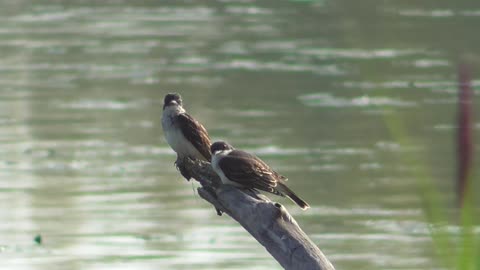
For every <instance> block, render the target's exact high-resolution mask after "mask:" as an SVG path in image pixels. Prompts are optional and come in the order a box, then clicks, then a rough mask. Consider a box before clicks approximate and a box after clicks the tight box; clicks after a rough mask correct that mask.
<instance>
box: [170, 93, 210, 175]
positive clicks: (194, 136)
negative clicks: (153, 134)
mask: <svg viewBox="0 0 480 270" xmlns="http://www.w3.org/2000/svg"><path fill="white" fill-rule="evenodd" d="M162 128H163V132H164V135H165V139H166V140H167V143H168V144H169V145H170V147H171V148H172V149H173V151H175V152H176V153H177V160H176V162H175V165H176V166H177V167H178V168H179V170H180V173H182V175H183V176H184V177H185V178H187V180H188V179H190V178H191V177H190V175H188V173H186V171H185V170H184V168H183V167H182V166H180V165H181V163H182V161H183V159H185V158H187V157H188V158H191V159H198V160H203V161H208V162H210V161H211V159H212V154H211V153H210V145H211V140H210V137H209V136H208V132H207V130H206V129H205V127H204V126H203V125H202V124H200V122H198V121H197V120H195V118H193V117H192V116H190V115H189V114H188V113H187V112H186V111H185V109H184V108H183V102H182V97H181V96H180V95H179V94H177V93H169V94H167V95H165V98H164V101H163V113H162Z"/></svg>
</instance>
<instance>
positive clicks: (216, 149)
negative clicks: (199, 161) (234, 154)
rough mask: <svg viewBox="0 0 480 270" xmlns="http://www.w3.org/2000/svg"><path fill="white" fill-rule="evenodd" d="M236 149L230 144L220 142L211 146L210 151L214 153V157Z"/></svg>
mask: <svg viewBox="0 0 480 270" xmlns="http://www.w3.org/2000/svg"><path fill="white" fill-rule="evenodd" d="M233 149H234V148H233V146H231V145H230V144H228V143H226V142H224V141H218V142H214V143H213V144H212V145H211V146H210V151H211V152H212V154H213V155H216V154H218V153H220V152H224V151H232V150H233Z"/></svg>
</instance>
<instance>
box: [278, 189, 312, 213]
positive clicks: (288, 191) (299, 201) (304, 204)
mask: <svg viewBox="0 0 480 270" xmlns="http://www.w3.org/2000/svg"><path fill="white" fill-rule="evenodd" d="M277 189H278V191H280V193H282V194H283V195H285V196H287V197H288V198H290V200H292V201H293V202H294V203H296V204H297V205H298V206H300V208H302V210H307V209H308V208H310V205H308V203H307V202H306V201H304V200H302V199H300V197H298V196H297V194H295V193H294V192H293V191H292V190H291V189H290V188H289V187H287V186H286V185H285V184H283V183H278V184H277Z"/></svg>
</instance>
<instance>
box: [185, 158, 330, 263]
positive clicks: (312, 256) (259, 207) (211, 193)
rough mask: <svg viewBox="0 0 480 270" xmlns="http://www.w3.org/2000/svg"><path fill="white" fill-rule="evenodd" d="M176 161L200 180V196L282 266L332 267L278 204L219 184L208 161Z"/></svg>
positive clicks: (245, 191) (257, 193)
mask: <svg viewBox="0 0 480 270" xmlns="http://www.w3.org/2000/svg"><path fill="white" fill-rule="evenodd" d="M177 164H178V166H179V167H181V168H182V170H183V171H185V172H186V173H188V175H189V176H191V177H192V178H194V179H195V180H197V181H198V182H200V184H201V185H202V187H200V188H198V194H199V195H200V196H201V197H202V198H203V199H205V200H206V201H208V202H210V203H211V204H212V205H213V206H214V207H215V209H217V212H218V211H221V212H223V213H226V214H228V215H229V216H231V217H232V218H233V219H235V220H236V221H237V222H238V223H240V225H242V227H244V228H245V229H246V230H247V231H248V232H249V233H250V234H251V235H252V236H253V237H254V238H255V239H256V240H257V241H258V242H259V243H260V244H262V245H263V246H264V247H265V248H266V249H267V251H268V252H269V253H270V254H271V255H272V256H273V257H274V258H275V259H276V260H277V261H278V263H280V265H281V266H282V267H283V268H284V269H287V270H334V269H335V268H334V267H333V265H332V264H331V263H330V261H329V260H328V259H327V258H326V257H325V255H324V254H323V253H322V251H320V249H319V248H318V247H317V246H316V245H315V244H314V243H313V242H312V241H311V240H310V239H309V238H308V236H307V235H306V234H305V233H304V232H303V231H302V229H301V228H300V227H299V226H298V224H297V222H296V221H295V219H294V218H293V217H292V216H291V215H290V214H289V213H288V211H287V209H285V207H283V206H282V205H281V204H279V203H275V202H272V201H271V200H270V199H269V198H268V197H266V196H264V195H263V194H261V193H259V192H256V191H254V190H241V189H238V188H235V187H232V186H230V185H222V184H221V180H220V178H219V177H218V176H217V174H216V173H215V172H214V171H213V170H212V167H211V166H210V163H208V162H203V161H197V160H196V161H193V160H190V159H185V160H182V161H177ZM219 213H220V212H219Z"/></svg>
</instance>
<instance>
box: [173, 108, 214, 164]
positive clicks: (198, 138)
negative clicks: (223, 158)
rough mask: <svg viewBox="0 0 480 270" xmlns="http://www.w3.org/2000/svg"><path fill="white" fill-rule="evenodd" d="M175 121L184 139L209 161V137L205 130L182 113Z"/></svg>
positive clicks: (210, 157)
mask: <svg viewBox="0 0 480 270" xmlns="http://www.w3.org/2000/svg"><path fill="white" fill-rule="evenodd" d="M177 120H178V123H179V126H180V129H181V130H182V133H183V135H184V136H185V138H186V139H187V140H188V141H190V142H191V143H192V145H193V146H194V147H195V148H196V149H197V150H198V152H200V154H202V156H203V157H205V159H206V160H208V161H211V159H212V154H211V153H210V145H211V141H210V137H209V136H208V133H207V130H206V129H205V128H204V127H203V126H202V124H200V122H198V121H197V120H195V119H194V118H193V117H191V116H190V115H189V114H187V113H182V114H179V115H178V116H177Z"/></svg>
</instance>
